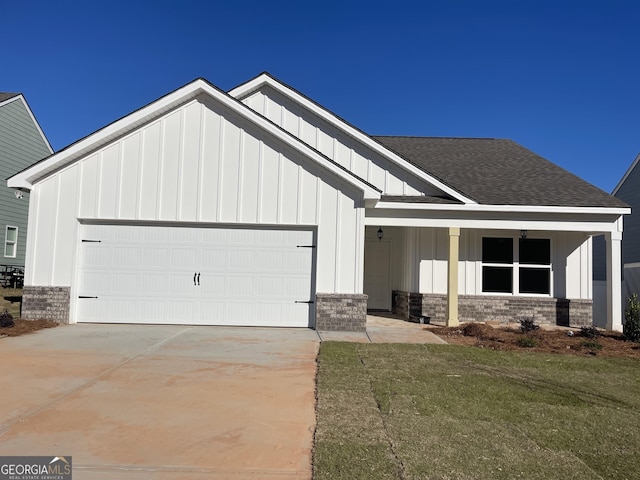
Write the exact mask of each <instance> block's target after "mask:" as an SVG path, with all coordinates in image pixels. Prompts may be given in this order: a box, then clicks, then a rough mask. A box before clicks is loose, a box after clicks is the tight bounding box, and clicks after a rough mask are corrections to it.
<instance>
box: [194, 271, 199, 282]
mask: <svg viewBox="0 0 640 480" xmlns="http://www.w3.org/2000/svg"><path fill="white" fill-rule="evenodd" d="M196 282H197V283H196ZM193 284H194V285H200V274H199V273H198V272H194V273H193Z"/></svg>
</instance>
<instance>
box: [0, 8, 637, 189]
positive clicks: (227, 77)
mask: <svg viewBox="0 0 640 480" xmlns="http://www.w3.org/2000/svg"><path fill="white" fill-rule="evenodd" d="M0 9H1V11H2V12H3V14H4V15H3V16H5V18H4V20H3V22H2V28H0V45H2V63H1V64H0V65H1V66H0V91H19V92H23V93H24V94H25V96H26V98H27V101H28V102H29V105H30V106H31V108H32V110H33V112H34V114H35V115H36V117H37V119H38V121H39V122H40V125H41V126H42V129H43V130H44V132H45V134H46V135H47V137H48V139H49V141H50V142H51V144H52V146H53V148H54V150H59V149H61V148H63V147H65V146H67V145H68V144H70V143H73V142H74V141H76V140H78V139H80V138H82V137H84V136H86V135H87V134H89V133H92V132H93V131H95V130H97V129H99V128H101V127H103V126H104V125H106V124H108V123H110V122H112V121H113V120H116V119H118V118H120V117H122V116H124V115H126V114H128V113H130V112H131V111H133V110H135V109H137V108H139V107H141V106H143V105H145V104H147V103H149V102H151V101H153V100H155V99H157V98H159V97H161V96H162V95H164V94H166V93H168V92H170V91H172V90H174V89H176V88H177V87H179V86H181V85H183V84H185V83H188V82H189V81H191V80H193V79H194V78H197V77H204V78H206V79H207V80H209V81H210V82H212V83H213V84H215V85H216V86H218V87H220V88H221V89H223V90H229V89H231V88H233V87H234V86H236V85H238V84H240V83H243V82H244V81H246V80H249V79H250V78H252V77H254V76H256V75H257V74H259V73H260V72H262V71H265V70H266V71H268V72H270V73H271V74H272V75H274V76H275V77H276V78H279V79H280V80H282V81H283V82H285V83H287V84H289V85H291V86H293V87H294V88H296V89H297V90H299V91H301V92H302V93H304V94H305V95H307V96H309V97H311V98H312V99H314V100H315V101H317V102H318V103H320V104H321V105H323V106H325V107H327V108H329V109H330V110H331V111H333V112H334V113H336V114H337V115H339V116H341V117H343V118H344V119H346V120H347V121H349V122H350V123H352V124H354V125H355V126H357V127H358V128H360V129H362V130H364V131H365V132H367V133H370V134H374V135H418V136H444V137H495V138H510V139H512V140H515V141H516V142H518V143H520V144H522V145H524V146H525V147H527V148H529V149H531V150H533V151H535V152H536V153H538V154H540V155H542V156H543V157H545V158H547V159H549V160H551V161H553V162H555V163H557V164H559V165H561V166H562V167H564V168H566V169H568V170H570V171H572V172H573V173H576V174H577V175H579V176H581V177H582V178H584V179H586V180H588V181H589V182H591V183H593V184H595V185H597V186H598V187H600V188H602V189H604V190H606V191H611V190H612V189H613V188H614V187H615V185H616V184H617V182H618V180H619V179H620V177H621V176H622V175H623V174H624V172H625V171H626V169H627V168H628V166H629V165H630V164H631V162H632V161H633V159H634V158H635V156H636V155H637V154H638V152H640V137H639V136H638V132H640V128H639V127H640V114H639V113H640V87H639V85H640V82H639V81H638V80H639V78H640V36H638V34H637V24H638V22H639V21H640V2H638V1H635V0H634V1H631V0H602V1H591V0H581V1H569V0H555V1H549V0H509V1H507V0H474V1H471V0H448V1H444V0H443V1H432V0H425V1H405V0H396V1H393V0H390V1H379V0H366V1H360V0H356V1H350V0H342V1H335V0H323V1H316V0H297V1H279V0H271V1H256V0H246V1H242V2H229V1H224V2H222V1H220V2H218V1H195V0H180V1H164V0H155V1H136V0H128V1H121V0H109V1H102V0H95V1H64V0H62V1H56V2H51V1H30V0H20V1H9V0H0ZM9 20H10V21H9Z"/></svg>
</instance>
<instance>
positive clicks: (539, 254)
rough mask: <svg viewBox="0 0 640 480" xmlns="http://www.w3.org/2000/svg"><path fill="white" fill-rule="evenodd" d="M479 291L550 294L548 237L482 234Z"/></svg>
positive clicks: (549, 243) (549, 248)
mask: <svg viewBox="0 0 640 480" xmlns="http://www.w3.org/2000/svg"><path fill="white" fill-rule="evenodd" d="M482 291H483V292H486V293H509V294H513V295H550V294H551V241H550V240H549V239H548V238H520V239H518V241H514V239H513V238H509V237H506V238H504V237H503V238H497V237H484V238H483V239H482Z"/></svg>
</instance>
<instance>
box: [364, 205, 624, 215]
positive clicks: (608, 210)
mask: <svg viewBox="0 0 640 480" xmlns="http://www.w3.org/2000/svg"><path fill="white" fill-rule="evenodd" d="M375 208H377V209H389V210H427V211H436V210H437V211H445V212H446V211H452V212H504V213H569V214H603V215H629V214H631V209H630V208H623V207H619V208H618V207H615V208H614V207H557V206H547V205H481V204H478V203H476V204H473V205H458V204H454V205H443V204H440V203H426V204H425V203H402V202H378V203H377V204H376V206H375Z"/></svg>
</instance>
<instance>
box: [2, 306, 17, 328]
mask: <svg viewBox="0 0 640 480" xmlns="http://www.w3.org/2000/svg"><path fill="white" fill-rule="evenodd" d="M14 324H15V322H14V321H13V315H11V314H10V313H9V311H8V310H5V311H4V312H2V313H0V327H2V328H7V327H13V325H14Z"/></svg>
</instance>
